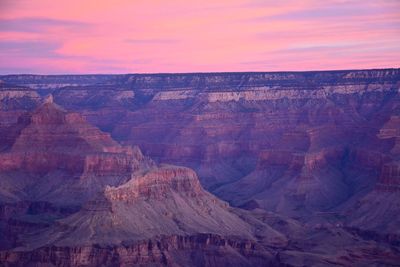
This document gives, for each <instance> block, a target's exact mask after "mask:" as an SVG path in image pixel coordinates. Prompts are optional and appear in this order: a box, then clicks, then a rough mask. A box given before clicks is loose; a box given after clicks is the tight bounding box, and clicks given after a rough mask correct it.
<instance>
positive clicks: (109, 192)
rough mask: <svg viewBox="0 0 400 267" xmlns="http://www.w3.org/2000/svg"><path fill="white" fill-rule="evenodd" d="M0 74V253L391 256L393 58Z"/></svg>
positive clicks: (153, 259)
mask: <svg viewBox="0 0 400 267" xmlns="http://www.w3.org/2000/svg"><path fill="white" fill-rule="evenodd" d="M0 79H1V80H2V81H4V82H3V83H1V86H2V87H1V88H2V90H3V91H4V92H3V96H2V97H1V102H0V103H1V104H2V110H1V113H0V133H1V134H2V135H1V136H2V137H3V136H4V137H3V138H2V139H1V140H0V159H1V160H0V170H1V179H2V183H1V186H0V200H1V212H0V217H1V218H2V220H3V222H7V223H3V224H2V226H1V233H2V235H3V236H4V239H3V240H5V241H3V242H2V244H1V247H2V248H5V249H6V250H5V251H6V252H4V253H3V252H2V253H0V257H1V259H2V260H5V261H7V262H9V263H13V262H14V263H15V262H21V263H27V262H28V259H29V258H31V257H34V258H35V259H38V260H37V262H39V263H40V262H52V264H55V265H63V264H64V265H83V264H88V265H93V266H94V265H97V264H99V263H100V262H106V263H107V264H108V265H112V264H117V265H118V264H119V265H124V264H125V265H129V264H133V263H135V264H140V263H143V264H160V263H163V264H169V265H174V264H177V265H194V263H196V262H203V263H204V264H209V265H220V266H221V265H222V266H223V265H224V264H231V265H232V264H234V263H235V262H236V263H240V264H243V265H262V264H263V263H264V264H265V262H268V263H270V264H272V263H273V262H275V263H276V264H278V263H285V264H291V265H294V266H302V265H312V264H320V265H329V264H332V265H333V264H342V265H348V266H349V265H357V264H358V265H370V264H371V261H370V260H371V259H373V261H375V263H376V264H378V263H383V264H394V263H396V262H398V260H399V258H398V253H397V252H396V251H397V249H398V244H399V240H400V238H399V233H398V223H399V216H398V214H399V212H398V211H399V207H398V205H397V204H396V203H398V202H399V201H398V200H399V199H398V198H399V190H398V189H399V160H400V158H399V155H400V154H399V151H400V141H399V140H400V137H399V114H400V109H399V108H400V105H399V103H400V98H399V89H400V70H399V69H383V70H360V71H329V72H305V73H302V72H286V73H201V74H127V75H87V76H85V75H72V76H63V75H55V76H45V75H37V76H36V75H7V76H1V77H0ZM48 94H51V97H48V98H47V101H45V102H46V103H44V104H39V99H40V95H41V96H45V95H48ZM52 98H53V99H52ZM54 102H56V103H57V104H58V105H57V104H55V103H54ZM36 107H37V109H36V110H35V111H33V109H34V108H36ZM66 109H67V110H73V111H74V112H72V113H69V112H66V111H65V110H66ZM18 118H19V119H18ZM86 120H87V121H89V122H90V123H92V124H93V125H96V126H97V127H99V128H100V129H101V130H102V131H100V130H98V129H97V128H95V127H93V126H90V125H88V124H87V123H86V122H85V121H86ZM114 140H117V141H114ZM120 144H123V145H120ZM135 145H138V146H139V147H140V148H141V149H142V150H143V151H144V154H146V155H149V156H151V157H152V158H153V159H154V160H155V162H165V163H168V164H178V165H183V166H187V167H190V168H193V169H194V170H195V171H196V173H197V174H198V176H199V180H200V182H201V185H200V183H199V182H198V180H197V176H196V174H195V173H193V172H192V171H191V170H190V169H187V168H177V167H171V166H169V165H163V166H159V165H157V164H156V163H154V162H153V161H152V160H150V159H149V158H147V157H145V156H143V154H142V153H141V152H140V150H139V149H138V148H137V147H131V146H135ZM203 187H205V188H206V189H208V190H210V191H211V192H212V193H214V194H216V195H217V196H218V197H220V198H222V199H223V200H225V201H227V202H229V203H230V204H232V205H234V206H237V207H242V208H245V209H248V210H249V211H243V210H240V209H236V208H232V207H230V206H229V205H228V204H226V203H225V202H222V201H220V200H219V199H217V198H216V197H214V196H212V195H211V194H209V193H208V192H206V191H205V190H204V189H202V188H203ZM177 203H180V204H179V205H177ZM276 213H279V214H280V215H276ZM39 214H41V215H40V216H39ZM43 214H47V215H46V216H47V217H46V216H43ZM137 214H140V215H143V217H140V216H139V218H138V216H136V215H137ZM154 214H157V216H155V215H154ZM160 214H161V215H160ZM288 217H290V218H291V219H289V218H288ZM27 218H29V219H27ZM97 218H104V225H103V224H102V223H101V221H100V220H99V219H97ZM191 218H196V219H193V220H192V219H191ZM233 222H234V225H233V224H232V223H233ZM139 224H140V225H143V224H146V225H148V228H146V229H144V228H143V227H142V228H141V229H139V228H138V227H136V228H135V227H134V226H135V225H139ZM110 225H118V227H116V228H115V232H111V231H109V227H110ZM236 225H238V226H236ZM235 227H237V228H235ZM113 229H114V228H113ZM233 229H234V230H233ZM139 230H140V231H139ZM212 230H213V231H212ZM19 231H20V232H24V233H27V234H26V235H25V234H20V235H19V236H18V235H17V234H15V233H18V232H19ZM233 232H235V233H233ZM56 233H58V234H56ZM106 233H110V234H109V235H107V234H106ZM111 233H112V234H111ZM165 233H168V234H167V235H165ZM40 236H42V238H38V237H40ZM78 236H79V237H82V238H83V240H85V242H86V243H87V244H89V245H88V247H89V248H87V247H83V246H82V244H81V243H79V242H76V239H78ZM308 236H312V237H311V238H308ZM101 237H104V239H102V238H101ZM122 237H124V238H122ZM125 237H126V238H125ZM54 238H55V239H54ZM321 240H325V242H321ZM100 241H104V242H103V243H102V242H100ZM122 241H124V242H122ZM121 242H122V243H121ZM100 243H102V244H101V245H100ZM17 245H18V249H17ZM209 245H210V246H209ZM321 246H322V247H323V250H324V251H325V252H321V249H318V247H321ZM105 247H108V248H109V249H106V248H105ZM200 247H201V249H199V248H200ZM19 249H20V251H19ZM133 251H135V252H133ZM138 251H142V253H141V252H138ZM199 251H200V252H199ZM93 253H95V254H96V255H101V256H96V257H90V256H89V255H92V254H93ZM193 253H195V255H196V256H188V255H194V254H193ZM115 254H118V255H125V256H120V257H117V258H114V257H113V255H115ZM51 255H61V256H60V257H52V256H51ZM178 255H180V256H179V257H178ZM228 258H229V259H232V261H227V259H228ZM246 258H247V259H248V260H246ZM61 259H64V260H61ZM71 259H76V260H73V261H71ZM101 259H103V261H102V260H101ZM178 259H182V260H183V261H179V260H178ZM375 263H374V264H375Z"/></svg>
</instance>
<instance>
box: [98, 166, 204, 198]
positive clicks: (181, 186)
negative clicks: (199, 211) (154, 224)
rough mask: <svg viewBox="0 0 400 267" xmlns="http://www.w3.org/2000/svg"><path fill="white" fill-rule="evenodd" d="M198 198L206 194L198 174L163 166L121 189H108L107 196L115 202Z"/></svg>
mask: <svg viewBox="0 0 400 267" xmlns="http://www.w3.org/2000/svg"><path fill="white" fill-rule="evenodd" d="M176 193H177V194H180V195H184V196H189V197H198V196H201V195H204V194H205V191H203V189H202V187H201V185H200V182H199V180H198V178H197V175H196V173H195V172H194V171H193V170H191V169H189V168H185V167H177V166H168V165H163V166H161V167H160V168H157V169H152V170H150V171H149V172H147V173H145V174H144V175H141V176H137V177H133V178H132V179H131V180H130V181H129V182H128V183H126V184H124V185H122V186H119V187H107V189H106V190H105V195H106V196H107V198H108V199H110V200H113V201H126V202H134V201H135V200H138V199H158V200H160V199H163V198H166V197H168V196H170V197H171V195H172V194H176Z"/></svg>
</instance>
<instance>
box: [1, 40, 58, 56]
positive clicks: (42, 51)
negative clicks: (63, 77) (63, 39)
mask: <svg viewBox="0 0 400 267" xmlns="http://www.w3.org/2000/svg"><path fill="white" fill-rule="evenodd" d="M59 47H60V44H59V43H56V42H45V41H0V51H1V52H0V54H4V55H8V56H18V57H46V58H48V57H60V56H61V55H58V54H57V53H56V50H57V49H58V48H59Z"/></svg>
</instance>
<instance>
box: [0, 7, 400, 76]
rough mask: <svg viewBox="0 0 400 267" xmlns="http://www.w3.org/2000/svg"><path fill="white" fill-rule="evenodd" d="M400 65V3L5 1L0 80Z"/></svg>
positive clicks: (1, 22)
mask: <svg viewBox="0 0 400 267" xmlns="http://www.w3.org/2000/svg"><path fill="white" fill-rule="evenodd" d="M387 67H400V0H324V1H322V0H302V1H301V0H297V1H293V0H273V1H271V0H220V1H218V0H213V1H209V0H202V1H194V0H113V1H109V0H57V1H55V0H0V74H11V73H34V74H80V73H82V74H83V73H160V72H169V73H170V72H230V71H306V70H334V69H335V70H336V69H370V68H387Z"/></svg>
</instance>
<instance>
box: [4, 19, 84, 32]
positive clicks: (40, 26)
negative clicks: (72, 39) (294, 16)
mask: <svg viewBox="0 0 400 267" xmlns="http://www.w3.org/2000/svg"><path fill="white" fill-rule="evenodd" d="M89 26H90V24H89V23H87V22H82V21H74V20H60V19H51V18H15V19H0V31H12V32H31V33H32V32H33V33H35V32H44V31H46V30H48V29H49V28H54V27H60V28H67V29H72V30H78V29H82V28H88V27H89Z"/></svg>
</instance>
